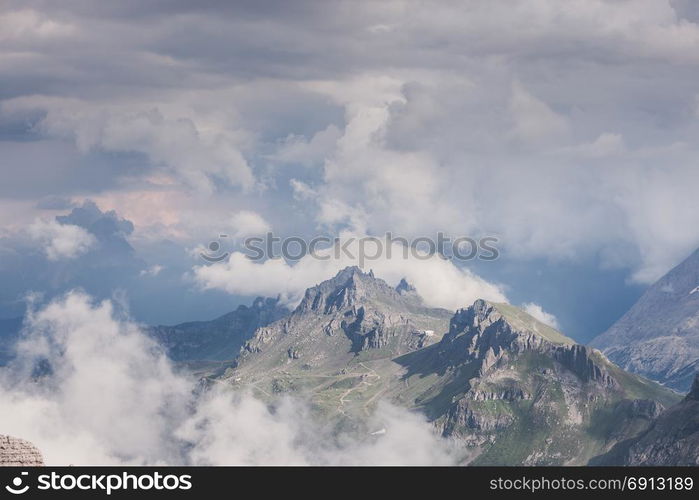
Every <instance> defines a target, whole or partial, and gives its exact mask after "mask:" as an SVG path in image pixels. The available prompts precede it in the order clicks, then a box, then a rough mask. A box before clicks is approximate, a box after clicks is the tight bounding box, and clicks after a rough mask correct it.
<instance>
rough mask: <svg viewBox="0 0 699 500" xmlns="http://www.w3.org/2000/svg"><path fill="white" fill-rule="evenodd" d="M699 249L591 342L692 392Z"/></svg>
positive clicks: (628, 365) (624, 363) (698, 328)
mask: <svg viewBox="0 0 699 500" xmlns="http://www.w3.org/2000/svg"><path fill="white" fill-rule="evenodd" d="M698 287H699V250H697V251H696V252H694V253H693V254H692V255H690V256H689V257H688V258H687V259H686V260H685V261H684V262H682V263H681V264H679V265H678V266H677V267H675V268H674V269H672V270H671V271H670V272H669V273H667V274H666V275H665V276H663V277H662V278H661V279H660V280H658V281H657V282H656V283H655V284H653V285H652V286H651V287H650V288H648V290H647V291H646V292H645V293H644V294H643V296H642V297H641V298H640V299H639V300H638V302H636V304H634V306H633V307H632V308H631V309H630V310H629V311H628V312H627V313H626V314H625V315H624V316H623V317H622V318H621V319H620V320H619V321H617V322H616V323H615V324H614V325H613V326H612V327H611V328H610V329H609V330H608V331H606V332H605V333H603V334H602V335H600V336H598V337H597V338H596V339H594V340H593V341H592V342H591V343H590V345H592V346H594V347H597V348H598V349H601V350H602V352H604V354H605V355H606V356H607V357H608V358H609V359H610V360H612V361H613V362H615V363H616V364H617V365H619V366H621V367H622V368H624V369H625V370H628V371H631V372H634V373H638V374H641V375H643V376H645V377H648V378H650V379H652V380H656V381H658V382H660V383H662V384H664V385H667V386H668V387H672V388H673V389H675V390H678V391H681V392H686V391H687V390H689V387H690V385H691V383H692V380H693V379H694V374H695V373H696V372H697V370H699V288H698Z"/></svg>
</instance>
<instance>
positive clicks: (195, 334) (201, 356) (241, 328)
mask: <svg viewBox="0 0 699 500" xmlns="http://www.w3.org/2000/svg"><path fill="white" fill-rule="evenodd" d="M288 314H289V310H288V309H287V308H285V307H283V306H281V305H280V304H279V303H278V301H277V300H276V299H269V298H267V299H265V298H262V297H258V298H257V299H255V301H254V302H253V304H252V306H250V307H248V306H243V305H241V306H239V307H238V308H237V309H236V310H235V311H232V312H230V313H228V314H225V315H223V316H221V317H220V318H217V319H214V320H212V321H194V322H190V323H182V324H180V325H175V326H155V327H150V328H149V329H148V334H149V335H150V336H151V337H153V338H154V339H155V340H156V341H157V342H159V343H160V344H161V345H163V346H164V347H165V349H166V351H167V353H168V355H169V356H170V357H171V358H172V359H173V360H175V361H192V360H195V361H223V360H232V359H234V358H235V357H236V356H237V355H238V353H239V351H240V348H241V347H242V346H243V344H245V342H247V341H248V340H249V339H250V338H251V337H252V335H253V333H254V332H255V330H257V329H258V328H259V327H261V326H265V325H268V324H270V323H272V322H274V321H277V320H278V319H280V318H283V317H284V316H286V315H288Z"/></svg>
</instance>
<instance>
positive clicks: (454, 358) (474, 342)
mask: <svg viewBox="0 0 699 500" xmlns="http://www.w3.org/2000/svg"><path fill="white" fill-rule="evenodd" d="M397 361H398V362H399V363H401V364H403V365H404V366H405V367H406V368H407V374H406V377H405V379H404V383H405V385H406V386H407V387H410V386H411V385H413V384H415V385H416V386H417V385H418V384H420V380H421V379H422V380H424V379H430V378H434V380H433V382H432V384H431V385H430V386H429V387H427V388H426V390H425V387H424V385H423V386H422V387H420V392H416V391H414V390H411V389H400V390H398V391H397V398H398V400H400V401H403V402H404V403H407V397H413V398H414V400H413V401H414V402H415V403H417V405H418V407H421V408H422V409H423V410H424V411H425V412H426V413H427V414H428V415H430V416H431V417H432V419H433V420H434V422H435V425H436V427H437V428H438V429H439V431H440V432H441V433H442V435H444V436H445V437H448V438H451V439H455V440H457V441H459V442H462V443H464V445H465V446H466V447H467V448H468V449H470V450H471V451H472V454H474V455H475V456H476V458H475V459H474V462H473V463H476V464H490V465H493V464H524V465H552V464H584V463H586V462H587V461H588V460H589V459H590V458H591V457H594V456H595V455H596V454H598V453H601V452H604V451H606V450H608V449H609V448H610V447H611V446H613V445H614V444H615V443H616V442H618V441H619V440H623V439H626V438H628V437H629V436H633V435H635V434H636V433H638V432H639V431H640V430H641V429H644V428H645V427H647V426H648V425H649V423H650V421H651V420H652V419H653V418H654V417H656V416H657V415H658V414H659V413H660V411H661V410H662V408H663V403H665V404H668V403H671V402H672V401H673V395H672V394H671V393H670V392H669V391H665V390H663V389H661V388H660V387H659V386H657V385H655V384H652V383H650V382H647V381H644V380H642V379H640V378H638V377H635V376H633V375H630V374H627V373H625V372H623V371H622V370H620V369H619V368H618V367H616V366H614V365H613V364H611V363H610V362H609V361H608V360H607V359H606V358H605V357H604V356H603V355H602V354H601V353H599V352H598V351H596V350H595V349H592V348H588V347H585V346H582V345H579V344H575V342H574V341H572V340H571V339H569V338H567V337H565V336H563V335H562V334H560V333H559V332H557V331H555V330H553V329H551V328H550V327H547V326H546V325H544V324H542V323H539V322H538V321H536V320H535V319H534V318H532V317H531V316H528V315H526V314H525V313H524V312H523V311H521V310H519V309H516V308H514V307H512V306H510V305H507V304H491V303H488V302H485V301H482V300H479V301H476V302H475V303H474V304H473V305H472V306H471V307H469V308H466V309H462V310H459V311H457V313H456V314H455V315H454V317H453V319H452V321H451V324H450V329H449V332H448V333H447V334H446V335H445V336H444V337H443V339H442V340H441V341H440V342H439V344H436V345H434V346H432V347H430V348H428V349H425V350H423V351H421V352H416V353H413V354H408V355H406V356H403V357H402V358H399V359H398V360H397Z"/></svg>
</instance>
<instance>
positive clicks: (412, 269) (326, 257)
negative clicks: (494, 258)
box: [194, 233, 507, 310]
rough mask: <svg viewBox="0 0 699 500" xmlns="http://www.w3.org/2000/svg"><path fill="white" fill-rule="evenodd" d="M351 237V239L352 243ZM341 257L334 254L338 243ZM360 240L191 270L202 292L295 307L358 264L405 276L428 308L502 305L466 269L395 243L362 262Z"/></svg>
mask: <svg viewBox="0 0 699 500" xmlns="http://www.w3.org/2000/svg"><path fill="white" fill-rule="evenodd" d="M352 238H354V239H353V240H352ZM347 241H349V242H350V243H349V244H348V245H346V249H347V250H348V252H347V253H345V252H344V251H336V249H337V248H342V247H343V246H344V243H345V242H347ZM359 242H360V239H359V237H357V236H356V235H352V234H351V233H343V235H342V236H341V238H340V244H339V245H338V246H336V247H333V248H327V249H322V250H318V251H317V252H316V255H317V257H321V258H317V257H314V256H313V255H310V254H308V255H306V256H304V257H303V258H301V259H299V260H298V261H297V262H295V263H293V264H290V263H287V262H286V261H285V260H284V259H268V260H266V261H264V262H255V261H253V260H252V259H250V258H248V256H247V255H246V254H244V253H241V252H233V253H232V254H231V256H230V257H229V259H228V260H226V261H224V262H221V263H218V264H214V265H209V266H197V267H195V268H194V278H195V280H196V281H197V282H198V283H199V284H200V285H201V286H202V287H204V288H207V289H219V290H224V291H226V292H229V293H232V294H241V295H265V296H272V297H274V296H277V295H278V294H281V296H282V298H283V299H284V300H285V301H286V302H287V303H289V304H290V305H295V304H296V303H297V302H299V301H300V300H301V298H302V297H303V293H304V291H305V290H306V288H309V287H311V286H313V285H315V284H317V283H320V282H321V281H325V280H327V279H329V278H331V277H333V276H334V275H335V274H336V273H337V272H338V271H339V270H341V269H343V268H345V267H347V266H353V265H359V266H361V267H363V268H364V269H365V270H366V271H368V270H369V269H372V270H373V271H374V273H375V274H376V276H377V277H379V278H382V279H384V280H386V281H387V282H388V283H389V284H392V285H397V284H398V282H399V281H400V280H401V279H402V278H406V279H407V280H408V281H409V282H410V283H411V284H412V285H413V286H414V287H415V288H416V290H417V292H418V293H419V294H420V296H421V297H422V298H423V300H424V301H425V302H426V303H427V304H428V305H431V306H434V307H444V308H447V309H453V310H455V309H458V308H461V307H466V306H469V305H471V304H472V303H473V302H474V301H475V300H476V299H486V300H492V301H495V302H506V301H507V298H506V297H505V294H504V292H503V290H502V288H501V287H499V286H498V285H496V284H493V283H489V282H487V281H486V280H484V279H482V278H481V277H479V276H477V275H476V274H474V273H472V272H470V271H469V270H468V269H461V268H459V267H457V266H456V265H454V264H453V263H452V262H451V261H449V260H445V259H443V258H441V257H439V256H435V255H432V256H427V255H425V256H417V257H416V256H415V255H413V254H412V253H408V255H407V258H405V257H404V252H405V247H403V246H402V245H401V244H400V243H399V242H396V243H393V244H392V245H391V246H390V251H391V254H390V256H389V255H388V253H387V252H386V251H385V250H386V247H385V243H384V242H382V247H383V250H384V251H383V252H382V253H381V254H380V255H379V256H378V258H374V256H375V255H376V246H375V244H374V243H371V242H368V243H366V244H365V245H364V249H365V250H364V254H365V255H364V258H362V251H361V244H360V243H359Z"/></svg>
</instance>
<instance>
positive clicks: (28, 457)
mask: <svg viewBox="0 0 699 500" xmlns="http://www.w3.org/2000/svg"><path fill="white" fill-rule="evenodd" d="M41 465H44V459H43V457H42V456H41V452H40V451H39V450H38V449H37V448H36V447H35V446H34V445H33V444H31V443H30V442H28V441H25V440H23V439H17V438H14V437H10V436H4V435H0V466H1V467H10V466H12V467H34V466H41Z"/></svg>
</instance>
